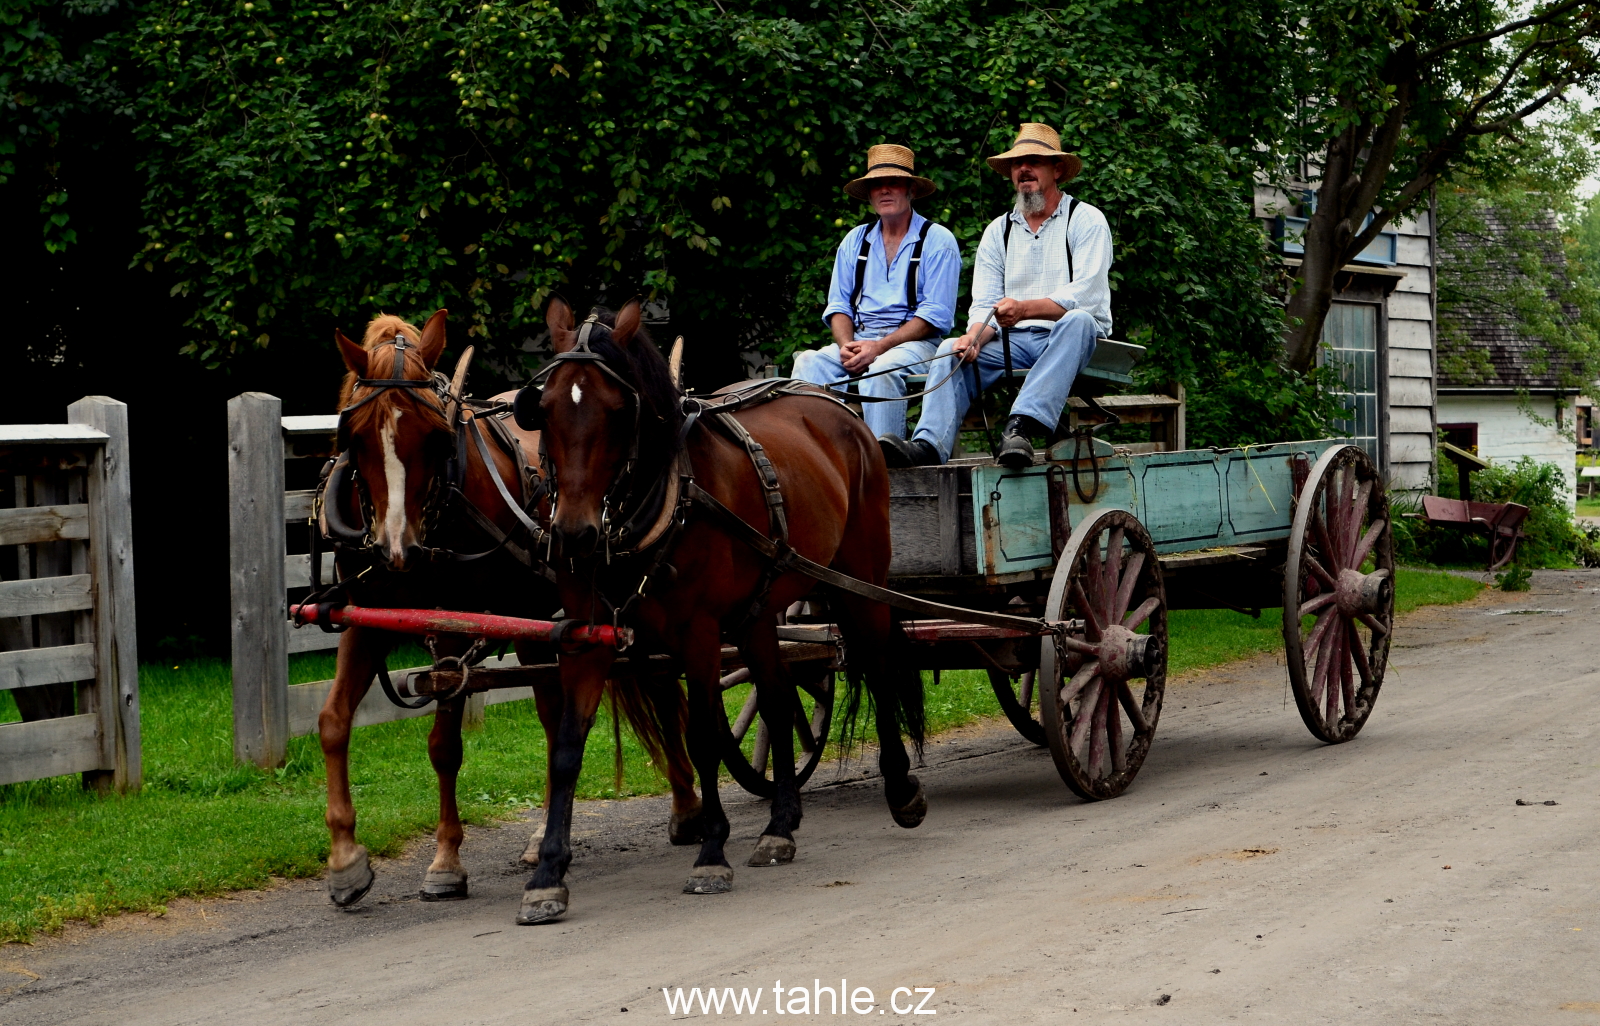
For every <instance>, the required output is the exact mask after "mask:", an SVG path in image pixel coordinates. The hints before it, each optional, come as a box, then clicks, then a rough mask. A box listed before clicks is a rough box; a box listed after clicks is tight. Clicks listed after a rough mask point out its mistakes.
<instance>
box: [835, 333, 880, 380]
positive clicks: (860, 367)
mask: <svg viewBox="0 0 1600 1026" xmlns="http://www.w3.org/2000/svg"><path fill="white" fill-rule="evenodd" d="M888 348H889V347H887V346H885V345H884V344H883V340H882V339H862V338H858V339H852V340H851V341H849V342H845V343H843V344H841V345H840V346H839V362H840V363H842V364H844V369H845V370H847V371H849V372H850V374H851V376H852V377H853V376H855V375H857V374H865V373H866V372H867V368H868V367H871V366H872V361H873V360H876V359H877V358H878V357H880V356H882V355H883V354H884V353H886V352H888Z"/></svg>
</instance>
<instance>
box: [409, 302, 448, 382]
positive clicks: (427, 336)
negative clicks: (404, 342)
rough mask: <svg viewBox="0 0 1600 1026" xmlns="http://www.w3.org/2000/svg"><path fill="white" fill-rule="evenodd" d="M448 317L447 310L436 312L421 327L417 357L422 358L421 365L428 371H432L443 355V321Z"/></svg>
mask: <svg viewBox="0 0 1600 1026" xmlns="http://www.w3.org/2000/svg"><path fill="white" fill-rule="evenodd" d="M449 315H450V311H449V310H437V311H435V312H434V315H433V316H432V317H429V318H428V323H426V324H424V325H423V326H422V342H421V343H420V344H419V345H418V346H417V355H418V356H420V357H422V365H423V366H424V367H426V368H428V369H429V370H433V365H434V364H436V363H438V362H439V357H441V356H443V355H444V344H445V334H446V333H445V320H446V318H447V317H449Z"/></svg>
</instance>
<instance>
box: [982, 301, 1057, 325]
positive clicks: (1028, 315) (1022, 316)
mask: <svg viewBox="0 0 1600 1026" xmlns="http://www.w3.org/2000/svg"><path fill="white" fill-rule="evenodd" d="M1065 313H1066V311H1065V310H1063V309H1061V307H1059V306H1057V305H1056V304H1055V303H1054V302H1052V301H1051V300H1048V299H1012V298H1010V297H1009V296H1008V297H1006V298H1005V299H1002V300H1000V302H998V303H996V304H995V305H994V319H995V320H996V321H998V322H999V323H1000V326H1001V327H1002V328H1015V327H1016V326H1017V322H1019V321H1058V320H1060V319H1061V317H1062V316H1063V315H1064V314H1065Z"/></svg>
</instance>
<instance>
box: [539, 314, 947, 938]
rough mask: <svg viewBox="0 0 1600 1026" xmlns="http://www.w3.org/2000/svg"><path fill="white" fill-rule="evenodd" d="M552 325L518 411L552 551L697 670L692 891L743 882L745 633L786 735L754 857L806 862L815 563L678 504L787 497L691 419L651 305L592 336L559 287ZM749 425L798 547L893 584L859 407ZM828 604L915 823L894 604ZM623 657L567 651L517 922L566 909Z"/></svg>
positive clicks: (905, 817)
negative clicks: (614, 676)
mask: <svg viewBox="0 0 1600 1026" xmlns="http://www.w3.org/2000/svg"><path fill="white" fill-rule="evenodd" d="M546 322H547V324H548V325H549V327H550V331H551V337H552V341H553V345H554V349H555V352H556V356H555V358H554V359H553V360H552V361H551V363H550V364H549V365H547V369H546V370H542V371H541V372H540V373H541V375H544V376H545V384H544V387H543V389H542V392H541V391H540V390H539V389H537V388H535V387H532V386H530V387H529V388H527V389H524V391H523V394H522V395H521V396H519V398H518V403H517V414H518V417H519V418H521V419H522V420H523V421H524V426H540V425H542V427H543V432H544V433H543V445H544V451H545V458H546V474H547V476H548V478H549V479H550V482H551V486H552V489H553V492H554V494H555V496H556V499H555V507H554V510H553V513H552V520H551V530H550V535H551V542H550V546H551V552H552V565H553V566H554V567H555V569H556V571H557V583H558V586H559V589H560V593H561V601H562V603H563V605H564V607H565V609H566V611H567V615H568V616H570V617H576V618H580V619H582V618H585V617H588V618H590V619H591V620H594V621H600V622H613V620H614V619H621V620H622V621H623V622H625V623H626V625H627V626H630V627H632V628H634V629H635V631H636V636H637V638H638V639H639V640H638V641H637V642H636V644H637V645H638V646H639V647H640V648H643V649H646V650H654V651H662V652H665V653H667V654H669V655H670V656H672V657H673V661H674V662H675V663H676V664H677V665H679V666H681V667H682V668H683V672H684V675H685V677H686V680H687V684H688V700H689V731H688V740H689V757H690V759H691V760H692V761H693V764H694V768H695V770H696V772H697V774H698V776H699V778H700V788H701V808H702V817H703V820H702V836H703V841H702V843H701V847H700V852H699V855H698V857H697V858H696V859H695V863H694V867H693V868H692V870H691V871H690V874H689V879H688V882H687V883H686V884H685V886H684V888H683V889H684V892H685V893H690V894H717V893H722V892H725V891H728V890H730V889H731V887H732V881H733V870H732V868H731V867H730V866H729V864H728V860H727V857H726V855H725V853H724V846H725V843H726V841H727V839H728V833H729V826H728V819H727V816H726V815H725V814H724V812H723V809H722V804H721V801H720V799H719V797H718V793H717V771H718V766H719V763H720V762H721V757H722V751H723V746H724V745H725V744H731V743H732V739H731V736H730V734H729V730H728V721H727V716H726V713H725V711H724V710H723V707H722V690H721V688H720V686H719V677H720V668H721V649H722V637H723V633H724V631H728V632H730V633H731V634H732V635H733V637H734V639H735V640H736V642H737V644H738V645H739V647H740V649H741V651H742V652H743V655H744V658H745V660H746V662H747V664H748V665H749V666H750V668H751V671H752V674H753V677H754V679H755V680H756V681H757V695H758V699H757V701H758V705H759V709H760V713H761V716H762V718H763V719H764V720H765V722H766V724H767V726H768V729H769V731H770V732H771V736H772V746H771V753H772V759H773V777H774V783H775V786H776V794H775V796H774V798H773V800H772V810H771V818H770V820H769V822H768V823H767V826H766V827H765V828H764V829H763V831H762V835H761V838H760V840H759V842H758V843H757V845H756V849H755V852H754V854H753V855H752V856H751V858H750V859H749V861H748V863H747V864H748V865H751V866H769V865H779V864H782V863H787V862H789V861H792V860H793V858H794V853H795V843H794V829H795V828H796V827H797V826H799V823H800V818H801V808H800V796H799V789H798V787H797V786H796V785H795V775H794V750H793V741H792V730H793V725H794V714H795V711H796V710H797V709H798V708H799V701H798V695H797V693H796V690H795V688H794V686H793V684H792V683H791V682H790V681H789V677H788V674H787V673H786V671H785V668H784V666H783V663H782V661H781V659H780V656H779V646H778V636H777V630H776V626H777V621H776V613H777V611H779V610H783V609H785V608H787V607H788V606H790V605H791V604H792V603H794V602H797V601H799V600H800V599H801V598H803V597H805V596H806V595H807V594H808V593H810V592H811V591H812V589H813V587H814V586H815V582H814V581H813V580H812V579H811V578H809V577H806V576H802V575H801V574H799V573H794V572H788V573H776V574H774V573H772V572H769V571H770V570H771V564H770V562H769V561H768V560H767V559H765V558H764V557H762V556H761V555H759V554H758V553H757V552H756V551H755V550H754V549H753V548H752V547H751V546H749V545H747V544H746V543H744V542H742V541H740V540H737V539H736V538H735V537H733V536H732V535H731V534H730V533H729V530H727V529H726V527H725V526H723V525H721V524H719V523H718V521H717V520H716V519H715V518H714V517H710V516H707V515H704V514H705V512H706V507H705V506H704V504H702V505H699V506H696V505H692V504H688V503H686V502H683V500H682V499H681V497H682V496H683V495H693V494H696V492H695V489H696V488H698V489H703V490H704V492H705V493H707V494H709V495H710V496H711V497H713V498H714V499H715V500H718V501H720V503H721V504H722V505H723V506H725V507H726V508H727V509H728V510H731V511H732V513H733V514H735V515H736V516H737V517H739V518H741V519H742V520H743V521H744V522H745V523H747V524H749V525H754V527H755V528H756V529H757V530H761V531H766V532H769V533H771V532H773V531H774V530H775V521H772V520H770V519H769V511H771V510H773V509H774V507H773V506H772V505H770V504H769V495H768V492H767V490H765V489H764V488H763V478H762V476H761V475H759V474H758V472H757V469H756V466H755V464H754V463H753V462H752V459H751V455H750V450H749V448H748V445H747V444H736V443H735V441H734V440H733V438H731V437H729V436H728V435H726V434H723V433H719V432H718V431H716V430H711V429H710V425H709V424H708V422H707V421H705V420H701V421H699V422H698V425H695V424H693V423H692V422H691V425H690V427H689V428H686V427H685V414H684V412H683V409H682V396H681V395H680V393H679V391H678V389H677V387H676V385H675V384H674V382H673V379H672V377H671V375H670V373H669V371H668V369H667V365H666V361H665V360H664V359H663V358H662V356H661V354H660V352H659V351H658V350H657V349H656V347H655V345H654V344H653V343H652V342H651V341H650V339H649V336H648V335H647V333H646V332H645V331H644V330H643V329H642V328H641V325H640V307H639V304H638V302H637V301H635V302H630V303H628V304H627V305H625V306H624V307H623V308H622V309H621V310H620V311H619V312H618V313H616V314H615V315H614V317H608V316H605V315H602V314H595V315H591V316H590V318H589V319H588V320H587V321H585V323H584V325H583V326H582V327H581V328H579V329H577V330H575V329H574V321H573V315H572V310H571V308H570V307H569V306H568V305H567V304H566V302H565V301H563V300H561V299H559V298H558V299H555V300H553V301H552V302H551V303H550V306H549V308H548V310H547V312H546ZM535 400H536V401H537V405H536V406H535V405H534V402H535ZM737 422H738V424H739V425H742V426H743V428H744V429H745V430H747V432H748V436H750V437H753V439H754V440H755V441H757V442H758V443H759V446H760V447H762V448H764V450H765V453H766V456H767V457H770V466H771V467H772V468H773V469H774V470H775V472H776V476H777V481H778V482H779V484H778V489H779V490H780V491H781V496H782V503H783V506H782V509H783V510H784V511H785V512H784V513H783V515H784V516H786V522H787V535H788V542H789V544H791V545H792V546H793V548H794V550H795V551H797V552H799V553H800V554H801V555H803V556H805V557H807V558H809V559H812V560H815V561H817V562H819V563H821V564H823V565H824V566H831V567H832V568H834V569H836V570H838V571H840V572H842V573H845V574H848V575H851V576H854V577H857V578H859V579H861V580H865V581H867V582H869V583H872V584H876V585H880V586H881V585H883V584H884V583H885V582H886V580H887V578H888V568H889V478H888V470H887V468H886V467H885V465H884V461H883V456H882V452H881V450H880V448H879V447H878V444H877V441H876V440H875V439H874V438H873V436H872V433H871V432H870V431H869V430H868V429H867V428H866V426H865V425H864V424H863V423H862V421H861V419H860V418H859V417H857V416H856V415H855V414H853V413H852V412H850V410H849V409H848V408H847V407H845V406H844V405H843V404H842V403H839V402H837V401H835V400H833V399H831V398H829V397H827V396H825V395H823V394H821V393H812V394H808V395H784V396H782V397H779V398H775V399H773V400H772V401H770V402H766V403H765V404H763V405H758V406H753V407H750V408H748V409H745V410H743V411H742V412H739V413H738V414H737ZM673 475H677V479H676V482H674V477H673ZM662 482H669V483H676V484H680V485H681V486H682V487H681V488H679V487H673V488H669V489H666V490H667V491H669V492H671V493H672V494H675V495H679V496H680V502H681V503H682V504H680V505H679V506H678V507H677V512H676V513H675V514H674V516H675V519H676V523H677V528H676V529H675V530H674V531H673V532H670V533H669V534H668V535H667V536H666V537H665V538H663V539H662V540H661V541H659V542H658V543H657V545H656V547H655V548H654V549H645V550H643V551H633V552H629V551H628V547H629V538H628V536H627V525H629V524H632V523H636V522H638V521H639V520H640V518H641V517H642V518H643V519H645V520H648V519H650V518H651V516H652V515H653V511H652V510H651V509H650V508H649V506H648V503H647V502H646V498H647V497H648V496H652V495H658V494H660V493H661V492H662V491H663V488H662ZM641 505H642V507H643V508H640V507H641ZM619 525H622V526H619ZM613 600H615V601H613ZM830 609H831V610H833V612H834V613H835V615H836V617H837V619H838V620H839V622H840V625H841V627H842V628H843V631H844V636H845V645H846V648H847V651H848V653H849V657H850V665H851V670H850V671H849V679H850V684H851V689H850V693H851V699H850V708H851V709H854V708H855V707H856V703H857V700H858V698H859V695H860V686H861V683H862V682H863V681H864V682H865V685H866V688H867V689H868V691H869V692H870V695H871V699H872V701H873V704H874V705H875V707H876V712H877V715H876V725H877V733H878V741H879V744H880V754H879V766H880V768H881V769H882V772H883V777H884V793H885V797H886V799H887V800H888V803H889V806H890V810H891V813H892V814H893V816H894V818H895V820H896V822H898V823H899V824H900V825H901V826H904V827H914V826H916V825H917V824H918V823H920V822H921V821H922V817H923V815H924V813H925V811H926V808H927V805H926V801H925V799H924V798H923V792H922V788H921V785H920V783H919V782H918V781H917V778H916V777H915V776H912V775H911V774H910V773H909V769H910V759H909V757H908V755H907V753H906V750H905V747H904V745H903V743H902V740H901V728H902V727H904V728H905V730H906V731H907V733H909V734H910V736H911V737H912V739H913V741H914V742H915V743H916V744H917V746H918V747H919V748H920V746H921V741H922V726H923V724H922V678H921V674H920V673H918V672H916V671H907V670H903V669H901V670H899V671H898V672H895V670H894V668H893V667H892V666H891V662H892V660H891V659H890V658H889V656H890V653H891V649H892V646H893V643H894V640H895V639H896V638H901V637H903V636H902V635H901V634H900V632H899V631H898V630H897V629H895V628H894V627H893V625H892V623H891V617H890V610H889V607H888V606H885V605H882V604H880V603H876V602H871V601H867V600H865V599H862V598H860V597H858V596H856V595H852V594H848V593H842V592H841V593H839V594H838V595H836V596H831V597H830ZM615 658H616V653H615V651H614V650H612V649H608V648H598V647H596V648H589V649H587V650H572V651H567V650H564V651H563V652H562V654H561V660H560V665H561V690H562V703H563V704H562V707H561V718H560V724H559V727H558V728H557V731H556V736H555V742H554V743H555V751H556V753H557V754H556V755H555V757H554V758H553V759H552V761H551V777H550V782H549V789H550V795H551V800H550V809H549V813H548V819H547V822H546V827H545V834H544V839H543V841H542V843H541V847H540V852H539V868H538V870H537V871H536V872H535V873H534V874H533V876H532V878H531V879H530V880H529V881H528V884H527V886H526V889H525V890H524V892H523V899H522V910H521V912H520V913H519V915H518V918H517V921H518V922H519V923H523V924H534V923H544V922H550V921H553V920H555V919H558V918H559V917H561V916H562V915H563V914H564V913H565V912H566V910H567V907H568V903H569V892H568V889H567V888H566V887H565V885H564V884H563V878H564V876H565V872H566V869H567V865H568V863H569V862H570V860H571V857H572V853H571V849H570V847H569V843H568V839H569V834H570V830H571V822H572V805H573V795H574V789H575V787H576V784H577V779H578V772H579V770H580V768H581V765H582V758H583V749H584V740H585V737H586V736H587V734H588V731H589V728H590V726H591V724H592V723H593V721H594V716H595V710H596V708H597V707H598V705H599V702H600V696H601V690H602V688H603V686H604V683H605V680H606V676H607V673H608V671H609V669H610V667H611V664H612V661H613V660H614V659H615ZM904 665H905V663H904V661H900V662H899V663H898V666H900V667H903V666H904ZM824 740H825V739H824Z"/></svg>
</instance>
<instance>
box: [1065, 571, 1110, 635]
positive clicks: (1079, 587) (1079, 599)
mask: <svg viewBox="0 0 1600 1026" xmlns="http://www.w3.org/2000/svg"><path fill="white" fill-rule="evenodd" d="M1072 602H1073V604H1074V605H1076V606H1077V607H1078V612H1080V613H1082V614H1083V628H1084V633H1085V634H1087V635H1088V636H1089V640H1090V641H1099V640H1100V636H1101V632H1102V631H1103V630H1104V628H1103V627H1102V625H1101V622H1100V617H1099V615H1098V614H1097V613H1096V612H1095V609H1094V606H1092V605H1090V604H1089V596H1088V595H1085V594H1084V593H1083V582H1081V581H1079V580H1078V579H1076V578H1074V579H1073V581H1072Z"/></svg>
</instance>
